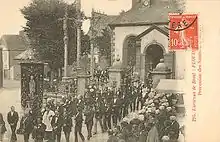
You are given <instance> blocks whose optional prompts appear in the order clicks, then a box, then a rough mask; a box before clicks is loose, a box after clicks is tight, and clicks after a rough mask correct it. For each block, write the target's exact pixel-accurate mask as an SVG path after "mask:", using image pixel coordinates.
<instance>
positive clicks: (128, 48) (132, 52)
mask: <svg viewBox="0 0 220 142" xmlns="http://www.w3.org/2000/svg"><path fill="white" fill-rule="evenodd" d="M135 37H136V36H129V37H127V38H126V39H125V41H124V44H123V59H122V60H123V65H124V66H125V67H127V66H128V65H129V66H131V67H134V66H135V64H136V47H135Z"/></svg>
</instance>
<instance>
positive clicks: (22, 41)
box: [0, 31, 27, 79]
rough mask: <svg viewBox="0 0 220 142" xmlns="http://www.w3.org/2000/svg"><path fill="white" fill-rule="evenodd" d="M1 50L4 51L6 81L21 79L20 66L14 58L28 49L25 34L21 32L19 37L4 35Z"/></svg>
mask: <svg viewBox="0 0 220 142" xmlns="http://www.w3.org/2000/svg"><path fill="white" fill-rule="evenodd" d="M0 48H1V49H2V58H3V59H2V60H3V72H4V79H19V78H20V66H19V64H18V61H16V60H14V58H15V56H17V55H18V54H20V53H21V52H24V51H25V50H26V48H27V41H26V38H25V34H24V32H23V31H21V32H19V35H3V36H2V37H1V39H0Z"/></svg>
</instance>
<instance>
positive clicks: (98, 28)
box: [87, 12, 117, 37]
mask: <svg viewBox="0 0 220 142" xmlns="http://www.w3.org/2000/svg"><path fill="white" fill-rule="evenodd" d="M116 18H117V16H116V15H107V14H102V13H98V12H94V13H93V18H92V20H91V21H90V25H91V26H93V32H94V33H93V34H94V35H95V36H102V32H103V29H105V28H106V27H107V26H108V24H109V23H111V22H112V21H113V20H115V19H116ZM91 26H90V28H89V31H88V33H87V34H88V35H89V36H90V37H91V36H92V28H91Z"/></svg>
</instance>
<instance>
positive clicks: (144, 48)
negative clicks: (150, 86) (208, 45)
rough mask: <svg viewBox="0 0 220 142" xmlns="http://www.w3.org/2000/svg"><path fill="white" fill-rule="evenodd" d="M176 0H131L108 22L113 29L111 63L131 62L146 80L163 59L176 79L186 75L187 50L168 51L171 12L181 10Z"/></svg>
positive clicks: (123, 63) (125, 64)
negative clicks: (124, 8) (123, 9)
mask: <svg viewBox="0 0 220 142" xmlns="http://www.w3.org/2000/svg"><path fill="white" fill-rule="evenodd" d="M179 11H180V7H179V4H178V3H177V2H176V0H132V8H131V9H130V10H128V11H126V12H124V13H122V14H120V15H119V16H118V17H117V18H116V19H115V20H114V21H113V22H111V23H110V24H109V26H110V27H111V29H112V32H113V36H112V65H113V66H114V65H115V64H118V62H120V63H121V65H123V66H128V65H130V66H132V67H133V68H134V71H135V72H137V73H138V74H139V75H140V79H141V80H142V81H145V79H146V76H147V74H148V72H149V71H150V70H152V69H154V68H155V67H156V65H157V64H158V63H159V62H160V59H164V63H165V64H166V65H167V67H168V68H169V69H170V70H171V71H172V78H173V79H183V78H184V64H185V62H184V55H185V54H184V51H169V48H168V46H169V45H168V44H169V39H168V36H169V30H168V29H167V28H165V27H168V22H169V21H168V14H169V13H174V12H179Z"/></svg>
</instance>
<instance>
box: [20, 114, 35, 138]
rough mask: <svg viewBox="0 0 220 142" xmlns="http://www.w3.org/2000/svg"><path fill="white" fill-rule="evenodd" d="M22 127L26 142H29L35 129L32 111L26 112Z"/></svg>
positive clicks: (22, 119)
mask: <svg viewBox="0 0 220 142" xmlns="http://www.w3.org/2000/svg"><path fill="white" fill-rule="evenodd" d="M20 123H21V124H20V127H21V129H22V131H23V135H24V142H29V137H30V134H31V132H32V130H33V128H34V125H33V116H32V114H31V112H30V111H25V114H24V116H23V117H22V118H21V121H20Z"/></svg>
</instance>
